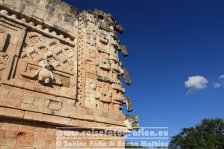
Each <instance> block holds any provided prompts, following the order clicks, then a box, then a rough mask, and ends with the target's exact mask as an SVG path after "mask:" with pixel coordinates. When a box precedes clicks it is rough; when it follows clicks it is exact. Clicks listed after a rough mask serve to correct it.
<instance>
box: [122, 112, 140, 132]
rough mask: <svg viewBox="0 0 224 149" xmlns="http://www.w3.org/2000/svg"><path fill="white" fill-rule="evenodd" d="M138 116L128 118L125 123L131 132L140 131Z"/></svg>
mask: <svg viewBox="0 0 224 149" xmlns="http://www.w3.org/2000/svg"><path fill="white" fill-rule="evenodd" d="M138 121H139V120H138V116H129V115H127V116H126V120H125V121H124V122H125V124H126V126H127V128H128V129H129V130H139V129H140V128H139V124H138Z"/></svg>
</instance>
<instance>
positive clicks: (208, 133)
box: [169, 118, 224, 149]
mask: <svg viewBox="0 0 224 149" xmlns="http://www.w3.org/2000/svg"><path fill="white" fill-rule="evenodd" d="M169 148H170V149H224V121H223V119H218V118H216V119H204V120H202V122H201V123H200V124H198V125H196V126H195V127H191V128H184V129H182V131H181V132H180V133H179V134H177V135H176V136H173V137H172V139H171V142H170V145H169Z"/></svg>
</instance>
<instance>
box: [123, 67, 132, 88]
mask: <svg viewBox="0 0 224 149" xmlns="http://www.w3.org/2000/svg"><path fill="white" fill-rule="evenodd" d="M122 69H123V76H124V81H125V83H126V84H127V85H131V79H130V76H129V73H128V69H127V68H122Z"/></svg>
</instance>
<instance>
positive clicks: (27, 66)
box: [21, 32, 75, 88]
mask: <svg viewBox="0 0 224 149" xmlns="http://www.w3.org/2000/svg"><path fill="white" fill-rule="evenodd" d="M21 59H22V62H23V67H24V70H23V72H21V76H23V77H24V78H28V79H32V80H38V82H39V83H41V84H42V85H46V86H52V85H56V86H63V87H67V88H70V82H71V80H70V79H71V77H73V75H74V68H75V65H74V63H75V52H74V48H73V47H70V46H68V45H64V44H62V43H60V41H59V40H57V39H54V38H53V39H51V38H47V37H44V36H43V35H41V34H39V33H36V32H29V33H28V34H27V38H26V40H25V45H24V48H23V50H22V54H21Z"/></svg>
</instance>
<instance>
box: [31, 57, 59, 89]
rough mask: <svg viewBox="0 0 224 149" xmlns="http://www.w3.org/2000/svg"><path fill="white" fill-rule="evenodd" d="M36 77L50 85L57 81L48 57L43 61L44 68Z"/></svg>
mask: <svg viewBox="0 0 224 149" xmlns="http://www.w3.org/2000/svg"><path fill="white" fill-rule="evenodd" d="M34 77H35V78H37V79H38V81H39V82H40V83H43V84H44V85H50V84H51V83H53V81H55V78H54V75H53V73H52V66H51V65H50V63H49V61H48V60H47V59H45V60H44V61H43V66H42V68H41V69H40V70H38V71H37V72H36V74H35V76H34Z"/></svg>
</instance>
